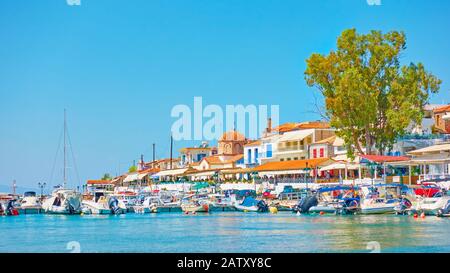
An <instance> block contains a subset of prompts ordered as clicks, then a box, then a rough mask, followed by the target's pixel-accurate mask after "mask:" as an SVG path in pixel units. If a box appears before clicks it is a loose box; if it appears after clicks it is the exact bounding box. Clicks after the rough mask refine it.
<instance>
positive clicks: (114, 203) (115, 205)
mask: <svg viewBox="0 0 450 273" xmlns="http://www.w3.org/2000/svg"><path fill="white" fill-rule="evenodd" d="M108 204H109V208H110V209H111V213H112V214H120V207H119V200H117V198H115V197H111V198H110V199H109V202H108Z"/></svg>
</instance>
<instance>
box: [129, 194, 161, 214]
mask: <svg viewBox="0 0 450 273" xmlns="http://www.w3.org/2000/svg"><path fill="white" fill-rule="evenodd" d="M155 200H156V199H154V198H151V197H144V201H143V202H142V203H141V204H136V205H135V206H133V211H134V212H135V213H140V214H143V213H155V212H158V207H157V205H156V202H155Z"/></svg>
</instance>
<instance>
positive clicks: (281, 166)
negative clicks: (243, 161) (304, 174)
mask: <svg viewBox="0 0 450 273" xmlns="http://www.w3.org/2000/svg"><path fill="white" fill-rule="evenodd" d="M329 160H330V159H329V158H314V159H302V160H290V161H275V162H268V163H265V164H263V165H260V166H257V167H255V168H253V171H255V172H262V171H286V170H301V169H304V168H306V167H308V168H315V167H317V166H319V165H320V164H322V163H324V162H326V161H329Z"/></svg>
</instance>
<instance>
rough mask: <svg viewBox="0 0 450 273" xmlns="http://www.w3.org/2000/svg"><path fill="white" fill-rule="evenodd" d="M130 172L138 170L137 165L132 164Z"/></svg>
mask: <svg viewBox="0 0 450 273" xmlns="http://www.w3.org/2000/svg"><path fill="white" fill-rule="evenodd" d="M128 172H129V173H134V172H137V167H136V166H134V165H133V166H131V167H130V168H128Z"/></svg>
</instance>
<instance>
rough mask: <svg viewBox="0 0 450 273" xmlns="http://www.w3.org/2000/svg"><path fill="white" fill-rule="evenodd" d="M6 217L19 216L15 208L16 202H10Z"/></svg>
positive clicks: (7, 206)
mask: <svg viewBox="0 0 450 273" xmlns="http://www.w3.org/2000/svg"><path fill="white" fill-rule="evenodd" d="M6 215H12V216H16V215H19V212H18V211H17V209H15V208H14V200H9V201H8V205H6Z"/></svg>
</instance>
